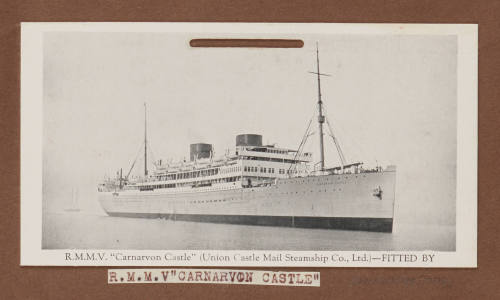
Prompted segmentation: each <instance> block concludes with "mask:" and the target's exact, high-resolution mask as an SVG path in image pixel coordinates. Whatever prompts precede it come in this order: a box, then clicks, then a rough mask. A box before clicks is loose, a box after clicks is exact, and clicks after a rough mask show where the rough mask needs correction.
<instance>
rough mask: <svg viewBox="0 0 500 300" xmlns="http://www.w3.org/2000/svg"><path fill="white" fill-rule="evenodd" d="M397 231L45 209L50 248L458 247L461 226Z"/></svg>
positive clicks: (400, 227)
mask: <svg viewBox="0 0 500 300" xmlns="http://www.w3.org/2000/svg"><path fill="white" fill-rule="evenodd" d="M394 226H395V227H394V232H393V233H378V232H361V231H344V230H331V229H301V228H286V227H266V226H245V225H229V224H211V223H195V222H184V221H171V220H160V219H133V218H117V217H109V216H106V215H100V214H98V213H96V214H89V213H85V212H61V213H45V214H44V217H43V238H42V240H43V242H42V247H43V248H44V249H131V250H132V249H133V250H164V249H169V250H201V249H211V250H318V251H321V250H325V251H326V250H367V251H369V250H373V251H377V250H378V251H380V250H438V251H454V250H455V226H442V225H411V224H398V223H397V222H395V225H394Z"/></svg>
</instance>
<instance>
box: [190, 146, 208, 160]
mask: <svg viewBox="0 0 500 300" xmlns="http://www.w3.org/2000/svg"><path fill="white" fill-rule="evenodd" d="M211 153H212V145H211V144H204V143H197V144H191V145H189V158H190V160H191V161H194V160H195V159H200V158H210V155H211Z"/></svg>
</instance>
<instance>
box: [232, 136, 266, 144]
mask: <svg viewBox="0 0 500 300" xmlns="http://www.w3.org/2000/svg"><path fill="white" fill-rule="evenodd" d="M236 146H262V135H260V134H238V135H237V136H236Z"/></svg>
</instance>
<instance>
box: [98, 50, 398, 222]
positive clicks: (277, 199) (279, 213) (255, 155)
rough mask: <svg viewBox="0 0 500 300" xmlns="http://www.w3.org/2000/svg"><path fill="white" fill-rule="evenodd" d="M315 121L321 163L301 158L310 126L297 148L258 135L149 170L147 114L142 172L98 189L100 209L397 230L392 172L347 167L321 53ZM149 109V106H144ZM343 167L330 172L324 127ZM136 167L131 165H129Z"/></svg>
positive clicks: (198, 147)
mask: <svg viewBox="0 0 500 300" xmlns="http://www.w3.org/2000/svg"><path fill="white" fill-rule="evenodd" d="M311 73H314V74H315V75H316V76H317V80H318V99H317V107H318V114H317V123H318V133H319V147H320V161H319V163H318V164H316V165H314V164H313V157H312V153H310V152H304V151H303V149H304V145H305V143H306V142H307V138H308V137H309V136H310V130H311V123H312V122H311V121H312V120H311V121H310V122H309V125H308V128H307V130H306V133H305V134H304V136H303V138H302V141H301V143H300V145H299V147H298V149H290V148H283V147H278V146H276V145H264V144H263V143H262V136H261V135H259V134H240V135H238V136H236V143H235V148H234V151H233V152H231V153H226V154H225V155H224V156H221V157H215V156H214V151H213V147H212V145H211V144H205V143H197V144H192V145H190V159H189V161H180V162H176V163H171V162H169V163H164V162H162V161H161V160H159V161H156V162H155V169H154V170H152V171H150V170H148V167H147V166H148V164H147V152H148V151H147V145H148V143H147V131H146V128H147V127H146V110H145V126H144V131H145V132H144V174H143V176H141V177H138V178H131V177H130V171H129V172H128V173H127V175H126V176H123V173H122V171H121V170H120V172H119V174H118V175H117V177H116V178H113V179H107V180H105V181H104V182H102V183H101V184H99V186H98V191H99V200H100V203H101V206H102V207H103V209H104V210H105V211H106V213H108V214H109V215H111V216H121V217H147V218H167V219H174V220H187V221H201V222H217V223H234V224H251V225H270V226H294V227H308V228H336V229H350V230H368V231H382V232H392V224H393V212H394V201H395V177H396V168H395V166H389V167H387V168H382V167H379V166H377V167H374V168H364V166H363V164H362V163H359V162H356V163H350V164H349V163H346V160H345V157H344V154H343V153H342V150H341V148H340V145H339V143H338V140H337V139H336V138H335V136H334V135H333V132H332V130H331V128H330V126H329V123H328V120H327V119H326V117H325V115H324V108H323V102H322V97H321V83H320V76H322V75H327V74H322V73H320V70H319V53H318V52H317V70H316V72H311ZM145 109H146V107H145ZM325 122H326V123H327V125H328V127H327V129H329V131H330V133H329V135H330V136H331V137H332V139H333V142H334V144H335V146H336V148H337V151H338V154H339V159H340V162H341V165H340V166H337V167H332V168H327V167H325V159H324V145H323V144H324V140H323V136H324V133H323V131H324V123H325ZM134 165H135V162H134V164H132V166H134Z"/></svg>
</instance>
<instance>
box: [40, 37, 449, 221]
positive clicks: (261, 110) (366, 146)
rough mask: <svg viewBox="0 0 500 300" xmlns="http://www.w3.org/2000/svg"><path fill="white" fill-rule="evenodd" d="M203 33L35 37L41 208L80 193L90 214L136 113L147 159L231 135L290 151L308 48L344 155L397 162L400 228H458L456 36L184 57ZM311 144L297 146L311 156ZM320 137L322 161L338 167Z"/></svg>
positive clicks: (123, 161)
mask: <svg viewBox="0 0 500 300" xmlns="http://www.w3.org/2000/svg"><path fill="white" fill-rule="evenodd" d="M200 37H206V34H199V35H196V34H183V33H103V32H101V33H89V32H87V33H85V32H80V33H76V32H51V33H45V34H44V38H43V45H44V54H43V59H44V64H43V78H44V82H43V88H44V92H43V97H44V99H43V110H44V111H43V116H44V117H43V135H44V136H43V192H44V206H45V208H46V209H51V210H57V209H62V208H64V207H67V206H68V205H69V201H68V198H70V197H71V190H72V189H78V193H79V195H80V196H79V202H80V206H81V207H82V208H83V209H86V210H87V209H88V210H99V208H98V203H97V188H96V186H97V183H98V182H99V181H100V180H102V178H103V177H104V176H105V175H113V174H115V173H116V171H117V170H119V169H120V168H123V169H124V172H125V171H128V169H129V168H130V165H131V164H132V162H133V161H134V159H135V157H136V156H137V154H138V151H139V150H140V147H141V144H142V142H143V139H144V137H143V132H144V127H143V126H144V119H143V118H144V112H143V109H144V103H147V107H148V140H149V143H150V146H151V148H152V151H153V154H154V157H155V158H156V159H160V158H161V159H163V160H164V161H165V160H169V159H173V160H180V159H184V158H186V159H188V158H189V144H190V143H197V142H204V143H211V144H213V146H214V149H215V155H216V156H217V155H222V154H224V152H225V149H228V148H230V149H233V148H234V145H235V136H236V135H237V134H240V133H256V134H262V135H263V141H264V143H276V144H277V145H278V146H282V147H286V148H297V147H298V145H299V143H300V141H301V139H302V136H303V134H304V132H305V129H306V127H307V123H308V121H309V119H310V118H311V116H312V115H313V113H314V112H315V110H316V101H317V82H316V77H315V76H314V75H312V74H310V73H308V72H309V71H315V70H316V56H315V55H316V53H315V52H316V42H318V44H319V51H320V68H321V72H324V73H328V74H330V75H331V76H330V77H323V78H322V82H321V85H322V95H323V101H324V103H325V108H326V116H327V118H328V119H329V120H330V123H331V124H332V126H333V130H334V133H335V135H336V137H337V138H338V140H339V141H340V144H341V147H342V149H343V152H344V154H345V156H346V159H347V160H348V161H349V162H355V161H363V162H365V163H366V164H368V165H375V164H380V165H383V166H385V165H390V164H394V165H396V166H397V170H398V173H397V190H396V218H399V219H400V220H401V222H405V223H406V222H409V223H436V224H454V223H455V189H456V183H455V182H456V119H457V116H456V113H457V107H456V103H457V84H456V82H457V75H456V68H457V65H456V64H457V40H456V37H455V36H445V35H443V36H438V35H433V36H417V35H413V36H410V35H297V36H296V38H301V39H303V40H304V47H303V48H300V49H246V48H190V47H189V40H190V39H191V38H200ZM265 37H273V36H271V35H269V36H265ZM312 126H314V127H313V129H314V131H317V130H316V128H317V124H316V123H314V124H313V125H312ZM317 139H318V135H317V133H316V134H315V135H313V136H311V138H310V140H309V142H308V144H307V146H306V148H305V150H306V151H310V152H313V156H314V158H315V159H316V160H317V159H318V157H319V151H318V150H319V146H318V142H317ZM325 141H326V142H325V143H326V165H327V166H335V165H338V163H339V161H338V156H337V153H336V151H335V147H334V145H333V143H332V141H331V139H330V138H329V137H328V136H325ZM140 163H142V162H140V161H138V164H139V166H140ZM140 169H141V168H140V167H139V168H137V167H136V168H135V170H134V171H133V173H134V172H136V171H140Z"/></svg>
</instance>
